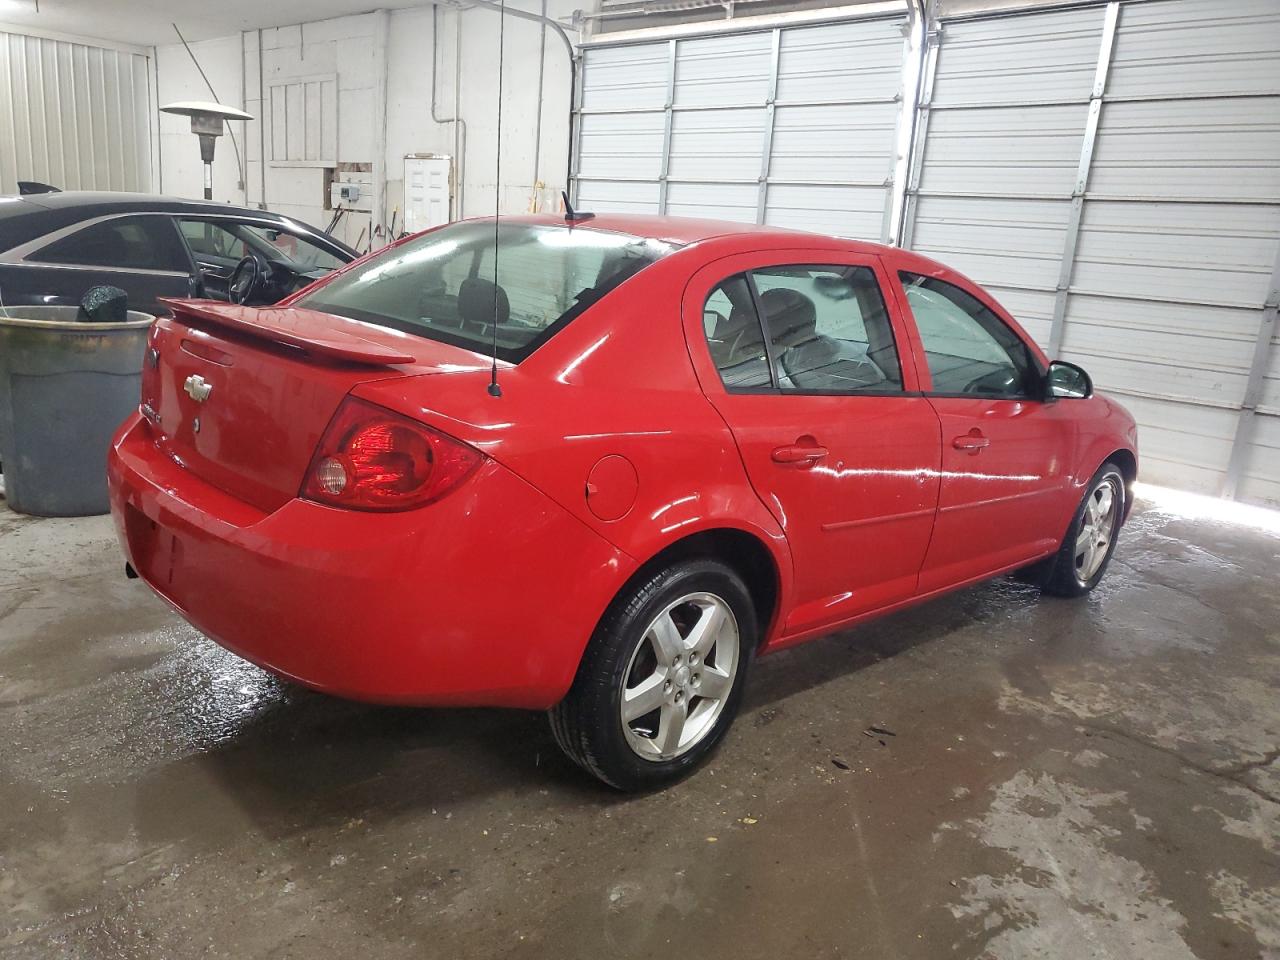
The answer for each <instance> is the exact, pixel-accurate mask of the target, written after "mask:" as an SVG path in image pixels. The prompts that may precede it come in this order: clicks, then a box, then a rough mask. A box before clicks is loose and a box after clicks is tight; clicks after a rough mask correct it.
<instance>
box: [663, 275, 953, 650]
mask: <svg viewBox="0 0 1280 960" xmlns="http://www.w3.org/2000/svg"><path fill="white" fill-rule="evenodd" d="M887 279H888V278H887V276H886V275H885V274H884V272H883V268H882V267H881V265H880V262H879V259H878V258H876V257H857V256H854V255H851V254H848V253H843V252H839V253H837V252H827V251H824V252H822V253H815V252H814V251H794V252H788V251H770V252H769V253H762V254H745V255H739V256H736V257H730V258H727V259H725V260H721V261H718V262H717V263H715V264H712V265H711V266H709V267H707V268H705V269H704V270H703V271H701V272H700V273H699V274H697V275H696V276H695V277H694V279H693V281H692V282H691V284H690V286H689V287H688V288H687V290H686V298H685V310H686V317H687V319H686V327H685V329H686V332H687V333H689V336H690V344H691V348H692V350H693V353H694V357H695V366H697V368H698V375H699V379H700V380H701V381H702V382H703V388H704V390H705V392H706V394H707V396H708V398H709V399H710V401H711V403H712V404H714V405H715V407H716V409H717V410H719V412H720V414H721V415H722V416H723V417H724V419H725V421H726V422H727V423H728V425H729V428H730V429H731V430H732V432H733V435H734V438H735V440H736V441H737V444H738V448H739V450H740V452H741V454H742V458H743V462H744V464H745V465H746V469H747V474H748V476H749V477H750V479H751V483H752V485H753V486H754V488H755V490H756V492H757V494H758V495H759V496H760V498H761V500H762V501H763V502H764V503H765V505H766V506H767V507H768V508H769V510H770V511H771V512H772V513H773V514H774V516H775V517H776V518H777V520H778V522H779V524H781V526H782V528H783V530H784V531H785V533H786V536H787V540H788V543H789V545H790V549H791V553H792V561H793V572H794V578H795V583H794V596H795V602H794V604H793V608H792V613H791V615H790V617H789V619H788V620H787V622H786V624H785V625H784V626H783V642H786V641H787V640H796V639H800V638H801V637H802V636H804V635H806V634H808V633H812V632H817V631H818V630H820V629H822V628H824V627H829V626H831V625H833V624H836V623H839V622H842V621H845V620H849V619H851V618H853V617H856V616H858V615H859V614H862V613H866V612H868V611H871V610H875V609H877V608H880V607H883V606H886V605H889V604H892V603H894V602H896V601H899V600H904V599H907V598H909V597H910V596H912V595H913V594H914V593H915V591H916V584H917V578H918V574H919V571H920V565H921V563H922V561H923V560H924V556H925V552H926V550H927V548H928V544H929V536H930V532H931V530H932V528H933V520H934V511H935V509H936V506H937V499H938V477H937V470H938V458H939V430H938V418H937V415H936V414H935V413H934V411H933V408H932V407H931V406H930V405H929V402H928V401H927V400H926V399H924V398H923V397H921V396H919V395H918V394H915V395H912V392H913V391H914V390H915V387H916V383H915V371H914V369H913V366H912V364H911V362H910V360H909V359H908V360H907V362H906V363H903V361H902V359H901V358H902V357H903V356H908V357H909V355H908V354H905V353H904V352H901V351H899V349H898V344H899V343H900V342H905V341H903V339H902V332H901V329H900V328H899V327H898V321H896V320H895V319H894V318H893V316H892V315H891V313H890V311H889V309H887V307H886V304H891V303H893V302H894V301H893V300H892V298H888V297H886V296H885V295H884V284H885V283H886V282H887ZM698 341H701V342H698Z"/></svg>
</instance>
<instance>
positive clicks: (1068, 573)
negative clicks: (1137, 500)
mask: <svg viewBox="0 0 1280 960" xmlns="http://www.w3.org/2000/svg"><path fill="white" fill-rule="evenodd" d="M1124 507H1125V486H1124V475H1123V474H1122V473H1121V472H1120V468H1119V467H1117V466H1116V465H1115V464H1114V463H1110V462H1107V463H1104V464H1103V465H1102V466H1101V467H1099V468H1098V472H1097V473H1095V474H1094V475H1093V478H1092V479H1091V480H1090V481H1089V486H1088V488H1087V489H1086V492H1085V495H1084V499H1083V500H1081V501H1080V506H1079V507H1078V508H1077V509H1076V513H1075V516H1074V517H1072V520H1071V526H1070V527H1068V528H1067V535H1066V536H1065V537H1064V538H1063V540H1062V546H1061V547H1060V548H1059V549H1058V553H1057V555H1056V556H1055V557H1054V559H1053V567H1052V569H1051V570H1050V572H1049V576H1048V577H1047V578H1046V579H1045V581H1044V590H1045V592H1046V593H1052V594H1056V595H1057V596H1060V597H1079V596H1083V595H1084V594H1086V593H1088V592H1089V591H1090V590H1092V589H1093V588H1094V587H1096V586H1097V585H1098V582H1099V581H1100V580H1101V579H1102V576H1103V574H1104V573H1106V572H1107V565H1108V564H1109V563H1110V562H1111V555H1112V554H1113V553H1114V552H1115V549H1116V539H1117V538H1118V536H1119V534H1120V523H1121V521H1122V520H1123V519H1124Z"/></svg>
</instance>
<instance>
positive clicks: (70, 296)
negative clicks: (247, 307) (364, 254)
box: [0, 191, 357, 313]
mask: <svg viewBox="0 0 1280 960" xmlns="http://www.w3.org/2000/svg"><path fill="white" fill-rule="evenodd" d="M356 257H357V253H356V251H354V250H352V249H351V248H350V247H348V246H347V245H346V244H343V243H340V242H338V241H337V240H335V239H333V238H332V237H330V236H329V235H327V234H325V233H322V232H321V231H319V230H317V229H316V228H314V227H311V226H308V225H307V224H305V223H300V222H299V221H297V220H292V219H290V218H289V217H284V216H281V215H280V214H278V213H268V212H266V211H263V210H249V209H246V208H244V207H232V206H227V205H226V204H222V203H211V202H208V201H202V200H179V199H176V198H172V197H156V196H149V195H147V194H136V193H91V192H79V191H68V192H66V193H58V192H55V193H39V194H31V195H25V196H15V197H0V303H3V304H4V305H5V306H10V307H12V306H36V305H49V306H75V305H77V304H79V303H80V300H81V298H82V297H83V296H84V294H85V292H86V291H87V290H89V289H90V288H91V287H95V286H98V285H100V284H110V285H111V286H115V287H120V288H121V289H123V290H124V291H125V292H126V293H127V294H128V295H129V308H130V309H132V310H142V311H144V312H147V313H157V312H159V313H163V312H165V311H164V309H163V307H162V306H161V305H160V304H159V303H157V298H158V297H208V298H212V299H216V300H230V301H232V302H235V303H249V304H264V303H275V302H276V301H277V300H280V299H282V298H283V297H285V296H287V295H288V294H290V293H293V292H294V291H295V290H298V289H301V288H302V287H304V286H306V285H307V284H309V283H311V281H313V280H316V279H318V278H319V277H322V276H324V275H325V274H327V273H329V272H330V271H331V270H334V269H336V268H337V267H340V266H342V265H343V264H345V263H349V262H350V261H352V260H354V259H355V258H356Z"/></svg>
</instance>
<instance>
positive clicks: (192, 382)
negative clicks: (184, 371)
mask: <svg viewBox="0 0 1280 960" xmlns="http://www.w3.org/2000/svg"><path fill="white" fill-rule="evenodd" d="M182 389H183V390H185V391H186V392H187V396H188V397H190V398H191V399H192V400H194V401H195V402H196V403H204V401H205V400H206V399H208V397H209V394H210V393H212V392H213V384H212V383H209V382H208V381H207V380H205V378H204V377H202V376H200V374H198V373H193V374H192V375H191V376H189V377H187V382H186V383H184V384H183V385H182Z"/></svg>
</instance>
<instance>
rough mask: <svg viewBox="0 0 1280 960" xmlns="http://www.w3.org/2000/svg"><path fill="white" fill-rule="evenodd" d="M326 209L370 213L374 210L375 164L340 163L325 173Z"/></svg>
mask: <svg viewBox="0 0 1280 960" xmlns="http://www.w3.org/2000/svg"><path fill="white" fill-rule="evenodd" d="M324 173H325V176H324V208H325V209H326V210H337V209H339V208H341V209H343V210H354V211H359V212H361V213H369V212H371V211H372V210H373V164H371V163H340V164H338V165H337V166H336V167H327V168H326V169H325V171H324Z"/></svg>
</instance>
